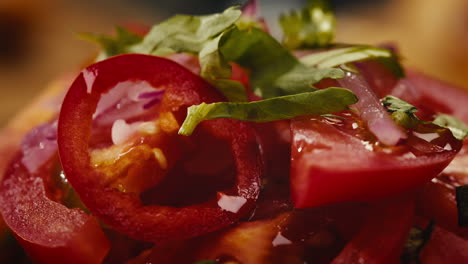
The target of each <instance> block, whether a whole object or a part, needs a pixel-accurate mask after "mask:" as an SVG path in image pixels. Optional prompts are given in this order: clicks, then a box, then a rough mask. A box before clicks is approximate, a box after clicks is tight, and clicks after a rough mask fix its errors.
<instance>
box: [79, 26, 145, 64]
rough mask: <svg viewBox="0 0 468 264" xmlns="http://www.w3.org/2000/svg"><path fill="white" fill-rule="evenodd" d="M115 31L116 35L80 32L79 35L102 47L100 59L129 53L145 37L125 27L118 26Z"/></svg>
mask: <svg viewBox="0 0 468 264" xmlns="http://www.w3.org/2000/svg"><path fill="white" fill-rule="evenodd" d="M115 31H116V36H115V37H111V36H107V35H101V34H92V33H80V34H79V35H78V36H79V37H81V38H82V39H85V40H89V41H91V42H95V43H97V44H98V45H100V46H101V47H102V49H103V51H102V53H101V54H100V55H99V57H98V59H97V60H98V61H99V60H103V59H106V58H108V57H111V56H115V55H118V54H122V53H127V52H129V50H128V49H129V48H130V47H131V46H132V45H134V44H136V43H139V42H141V40H142V39H143V37H141V36H139V35H137V34H134V33H133V32H130V31H129V30H127V29H125V28H123V27H116V28H115Z"/></svg>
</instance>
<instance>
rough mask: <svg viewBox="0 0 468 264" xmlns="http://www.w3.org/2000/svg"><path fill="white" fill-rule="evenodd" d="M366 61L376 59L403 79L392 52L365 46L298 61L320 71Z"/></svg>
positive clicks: (328, 52)
mask: <svg viewBox="0 0 468 264" xmlns="http://www.w3.org/2000/svg"><path fill="white" fill-rule="evenodd" d="M368 59H377V60H378V61H380V62H381V63H382V64H383V65H384V66H385V67H387V68H388V69H389V70H391V71H392V72H393V74H395V76H397V77H399V78H401V77H404V70H403V68H402V66H401V65H400V63H399V61H398V57H397V56H396V55H395V54H394V53H393V52H391V51H390V50H387V49H382V48H376V47H372V46H366V45H360V46H353V47H346V48H338V49H332V50H327V51H322V52H317V53H313V54H310V55H307V56H304V57H302V58H301V59H300V61H301V62H302V63H303V64H304V65H307V66H310V67H316V68H319V69H321V68H329V67H336V66H340V65H343V64H347V63H350V62H357V61H363V60H368Z"/></svg>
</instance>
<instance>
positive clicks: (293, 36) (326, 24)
mask: <svg viewBox="0 0 468 264" xmlns="http://www.w3.org/2000/svg"><path fill="white" fill-rule="evenodd" d="M280 25H281V27H282V28H283V32H284V36H283V45H284V46H285V47H287V48H289V49H299V48H320V47H327V46H328V45H329V44H330V43H331V42H332V41H333V38H334V37H335V25H336V21H335V16H334V14H333V12H332V10H331V9H330V6H329V5H328V1H326V0H311V1H309V5H308V6H307V7H306V8H304V9H302V10H300V11H291V13H290V14H287V15H285V14H282V15H281V17H280Z"/></svg>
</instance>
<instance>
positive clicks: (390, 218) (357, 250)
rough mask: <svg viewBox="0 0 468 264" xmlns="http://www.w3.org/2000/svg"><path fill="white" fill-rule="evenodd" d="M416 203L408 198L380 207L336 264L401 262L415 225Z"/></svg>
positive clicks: (370, 216) (333, 263)
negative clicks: (409, 234) (409, 233)
mask: <svg viewBox="0 0 468 264" xmlns="http://www.w3.org/2000/svg"><path fill="white" fill-rule="evenodd" d="M413 219H414V202H412V201H411V200H408V199H402V200H398V201H391V202H387V203H385V204H381V205H377V206H375V208H373V209H372V210H370V212H369V217H368V219H367V222H366V224H364V225H363V228H362V230H361V231H360V232H359V234H358V235H357V236H356V237H355V238H353V239H352V240H351V241H350V242H349V243H348V244H347V245H346V247H345V248H344V249H343V251H342V252H341V253H340V254H339V255H338V256H337V257H336V258H335V259H334V260H333V261H332V262H331V263H332V264H348V263H362V264H385V263H389V264H390V263H400V255H401V253H402V252H401V251H402V249H403V245H404V243H405V242H406V239H407V238H408V232H409V230H410V228H411V226H412V224H413Z"/></svg>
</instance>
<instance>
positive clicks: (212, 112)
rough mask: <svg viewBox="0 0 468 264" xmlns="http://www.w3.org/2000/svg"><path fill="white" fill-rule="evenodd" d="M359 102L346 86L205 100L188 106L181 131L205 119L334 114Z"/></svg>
mask: <svg viewBox="0 0 468 264" xmlns="http://www.w3.org/2000/svg"><path fill="white" fill-rule="evenodd" d="M356 102H357V97H356V96H355V95H354V94H353V93H352V92H351V91H349V90H347V89H343V88H327V89H323V90H317V91H315V92H308V93H300V94H295V95H288V96H282V97H275V98H271V99H266V100H262V101H256V102H249V103H230V102H220V103H212V104H205V103H202V104H200V105H194V106H191V107H189V108H188V113H187V118H186V119H185V121H184V123H183V124H182V126H181V128H180V130H179V134H181V135H187V136H188V135H191V134H192V132H193V131H194V129H195V127H196V126H197V125H198V124H199V123H200V122H201V121H203V120H209V119H216V118H232V119H237V120H242V121H251V122H269V121H274V120H281V119H290V118H293V117H296V116H301V115H322V114H329V113H334V112H338V111H342V110H345V109H346V108H347V107H348V106H349V105H352V104H355V103H356Z"/></svg>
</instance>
